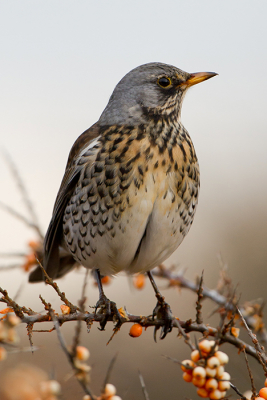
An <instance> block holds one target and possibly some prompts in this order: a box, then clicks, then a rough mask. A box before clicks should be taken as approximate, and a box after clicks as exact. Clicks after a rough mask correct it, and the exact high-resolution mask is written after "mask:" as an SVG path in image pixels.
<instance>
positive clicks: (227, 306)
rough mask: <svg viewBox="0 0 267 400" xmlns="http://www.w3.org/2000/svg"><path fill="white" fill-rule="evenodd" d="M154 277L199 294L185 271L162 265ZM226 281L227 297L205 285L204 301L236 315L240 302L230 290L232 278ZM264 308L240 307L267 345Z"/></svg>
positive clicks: (255, 305) (248, 304)
mask: <svg viewBox="0 0 267 400" xmlns="http://www.w3.org/2000/svg"><path fill="white" fill-rule="evenodd" d="M224 274H225V272H224ZM153 275H154V276H156V277H159V278H163V279H166V280H167V281H168V282H169V287H175V286H176V287H179V288H184V289H189V290H191V291H192V292H194V293H198V290H199V282H193V281H192V280H190V279H188V278H186V277H185V276H184V271H180V272H173V267H171V268H166V267H165V266H164V265H160V266H159V267H157V268H155V269H154V270H153ZM224 279H225V281H226V282H227V287H228V293H227V296H224V295H223V294H221V293H219V292H218V291H217V290H216V289H210V288H208V287H206V286H205V285H202V296H203V297H202V300H204V299H206V298H207V299H210V300H212V301H213V302H214V303H216V304H218V306H219V307H218V308H217V309H216V311H219V312H225V311H228V312H229V313H236V306H237V304H238V300H237V298H236V294H235V290H233V289H231V288H229V286H230V282H231V281H230V278H228V277H226V276H225V277H224ZM262 307H263V305H262V304H259V301H252V302H245V303H244V304H243V305H241V306H239V308H240V310H241V312H242V315H243V317H244V319H245V321H246V323H247V325H248V327H249V328H250V329H251V330H252V331H253V332H255V333H257V337H258V340H259V341H260V342H262V343H267V331H266V329H265V326H264V322H263V318H262Z"/></svg>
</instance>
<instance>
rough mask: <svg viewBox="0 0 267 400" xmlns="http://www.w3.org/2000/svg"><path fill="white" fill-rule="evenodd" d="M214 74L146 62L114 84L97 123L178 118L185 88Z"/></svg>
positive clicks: (106, 123)
mask: <svg viewBox="0 0 267 400" xmlns="http://www.w3.org/2000/svg"><path fill="white" fill-rule="evenodd" d="M215 75H217V74H216V73H214V72H198V73H193V74H190V73H188V72H185V71H182V70H181V69H179V68H176V67H174V66H172V65H167V64H162V63H149V64H144V65H140V66H139V67H137V68H135V69H133V70H132V71H130V72H129V73H128V74H126V75H125V76H124V77H123V78H122V79H121V81H120V82H119V83H118V84H117V86H116V87H115V89H114V91H113V93H112V95H111V97H110V99H109V102H108V105H107V107H106V108H105V110H104V111H103V113H102V115H101V117H100V119H99V123H100V125H114V124H117V125H125V124H126V125H136V124H140V123H143V122H145V120H146V118H147V115H148V114H150V115H151V114H155V115H162V116H163V117H164V115H165V116H166V115H168V114H170V113H174V114H175V115H176V117H177V118H178V117H179V114H180V109H181V105H182V100H183V97H184V94H185V92H186V91H187V89H188V88H189V87H191V86H193V85H195V84H197V83H200V82H202V81H204V80H206V79H209V78H212V77H213V76H215Z"/></svg>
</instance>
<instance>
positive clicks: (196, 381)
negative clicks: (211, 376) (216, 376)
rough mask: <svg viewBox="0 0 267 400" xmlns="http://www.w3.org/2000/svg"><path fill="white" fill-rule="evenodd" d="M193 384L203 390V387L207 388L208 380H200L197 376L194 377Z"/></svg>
mask: <svg viewBox="0 0 267 400" xmlns="http://www.w3.org/2000/svg"><path fill="white" fill-rule="evenodd" d="M192 383H193V385H195V386H196V387H199V388H201V387H203V386H205V383H206V379H205V378H198V377H196V376H193V378H192Z"/></svg>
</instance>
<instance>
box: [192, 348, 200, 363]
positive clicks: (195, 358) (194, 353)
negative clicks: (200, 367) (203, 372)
mask: <svg viewBox="0 0 267 400" xmlns="http://www.w3.org/2000/svg"><path fill="white" fill-rule="evenodd" d="M191 359H192V360H193V361H194V362H197V361H198V360H199V359H200V354H199V351H198V350H193V351H192V353H191Z"/></svg>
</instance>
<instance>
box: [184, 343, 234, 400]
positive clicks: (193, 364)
mask: <svg viewBox="0 0 267 400" xmlns="http://www.w3.org/2000/svg"><path fill="white" fill-rule="evenodd" d="M228 361H229V358H228V356H227V354H225V353H223V352H222V351H218V346H217V345H216V343H215V341H213V340H207V339H204V340H202V341H201V342H200V343H199V344H198V349H197V350H193V351H192V353H191V360H184V361H183V362H182V363H181V368H182V371H183V372H184V373H183V379H184V380H185V381H186V382H192V383H193V385H195V386H196V387H197V388H198V389H197V394H198V395H199V396H200V397H203V398H209V399H211V400H219V399H222V398H224V397H225V395H226V391H227V390H228V389H230V375H229V374H228V373H227V372H225V371H224V365H225V364H227V363H228Z"/></svg>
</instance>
